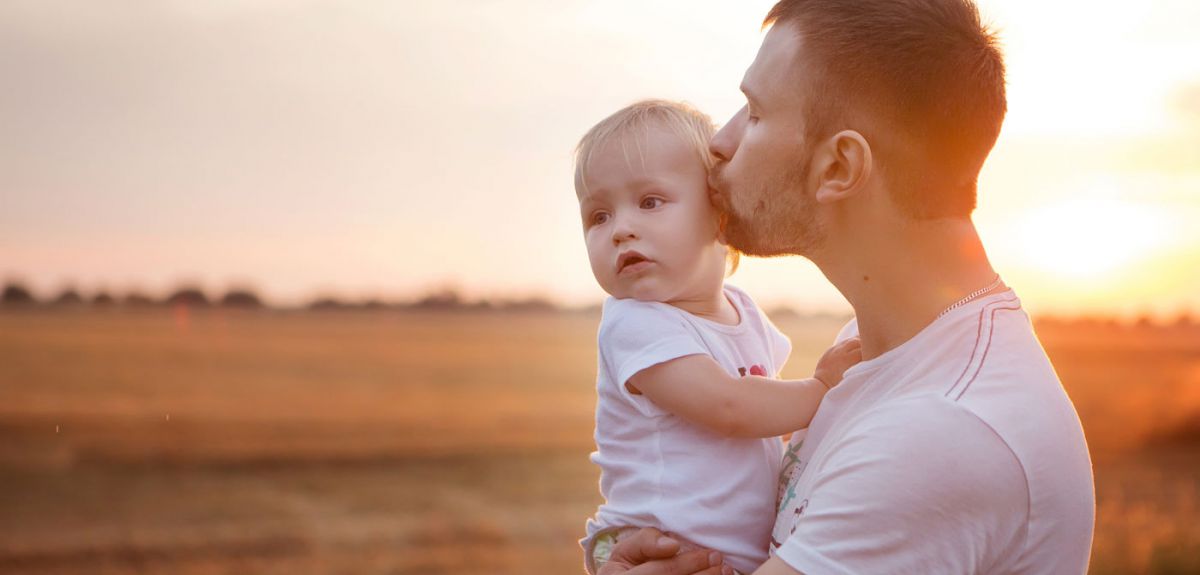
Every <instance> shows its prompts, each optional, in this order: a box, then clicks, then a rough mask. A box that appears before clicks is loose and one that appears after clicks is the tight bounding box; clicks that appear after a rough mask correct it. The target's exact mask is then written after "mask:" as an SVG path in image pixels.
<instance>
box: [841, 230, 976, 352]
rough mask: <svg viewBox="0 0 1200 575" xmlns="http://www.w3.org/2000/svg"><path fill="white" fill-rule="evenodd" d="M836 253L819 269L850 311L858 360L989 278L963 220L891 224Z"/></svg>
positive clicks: (911, 331) (903, 336)
mask: <svg viewBox="0 0 1200 575" xmlns="http://www.w3.org/2000/svg"><path fill="white" fill-rule="evenodd" d="M844 248H845V249H842V250H838V251H840V252H841V253H840V254H837V255H835V254H832V253H830V254H826V257H824V258H822V259H823V260H829V261H822V262H820V267H821V269H822V271H824V272H825V275H826V277H828V278H829V280H830V281H831V282H832V283H833V284H834V285H835V286H836V287H837V288H838V289H839V290H840V291H841V292H842V295H844V296H845V297H846V299H847V300H848V301H849V302H850V304H851V305H852V306H853V307H854V312H855V315H856V316H857V319H858V329H859V335H860V337H861V338H862V350H863V359H871V358H874V357H878V356H879V355H882V354H883V353H885V352H887V351H888V350H891V349H894V348H896V347H897V346H899V345H900V344H902V343H904V342H906V341H908V340H909V339H911V338H912V337H913V336H915V335H916V334H917V333H919V332H920V331H921V330H922V329H924V328H925V327H926V326H928V325H929V324H930V323H932V322H933V321H934V320H935V319H937V317H938V315H939V314H940V313H941V312H942V311H943V310H945V309H946V308H947V307H949V306H951V305H953V304H954V303H955V302H957V301H959V300H961V299H962V298H964V297H965V296H967V295H969V294H971V293H973V292H975V291H977V290H979V289H981V288H984V287H987V286H988V285H989V284H991V283H992V282H993V280H995V278H996V273H995V272H994V271H993V270H992V266H991V264H990V263H989V262H988V259H987V254H986V253H984V250H983V244H982V243H981V242H980V241H979V236H978V234H977V233H976V231H975V227H974V225H973V224H972V223H971V222H970V221H969V220H953V221H951V220H943V221H938V222H921V223H919V224H914V225H912V226H899V227H897V228H896V229H892V230H886V231H884V232H883V233H878V234H875V235H874V236H872V237H859V238H857V241H853V242H846V245H845V246H844Z"/></svg>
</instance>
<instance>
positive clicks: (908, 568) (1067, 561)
mask: <svg viewBox="0 0 1200 575" xmlns="http://www.w3.org/2000/svg"><path fill="white" fill-rule="evenodd" d="M857 331H858V330H857V325H855V324H854V323H853V322H851V324H850V325H848V326H847V328H846V329H843V330H842V334H841V335H839V339H841V338H845V337H850V336H852V335H856V334H857ZM786 457H787V459H786V464H785V469H784V472H783V476H782V477H783V478H784V481H783V482H782V483H781V485H780V489H779V503H780V505H779V514H778V516H777V518H776V523H775V529H774V532H773V533H772V543H771V546H772V552H773V553H774V554H775V555H777V556H779V558H780V559H782V560H783V561H784V562H785V563H787V564H788V565H790V566H791V567H792V568H793V569H796V570H798V571H800V572H801V573H808V574H815V573H821V574H827V573H955V574H958V573H1021V574H1033V573H1045V574H1056V575H1057V574H1064V573H1084V572H1085V571H1086V570H1087V564H1088V555H1089V551H1090V549H1091V542H1092V526H1093V519H1094V516H1095V495H1094V492H1093V486H1092V466H1091V461H1090V459H1089V457H1088V451H1087V445H1086V443H1085V442H1084V437H1083V429H1082V428H1081V427H1080V425H1079V418H1078V416H1077V415H1076V413H1075V408H1074V407H1073V406H1072V405H1071V401H1070V399H1068V398H1067V395H1066V393H1065V392H1064V391H1063V388H1062V385H1061V384H1060V383H1059V380H1058V376H1057V375H1055V373H1054V369H1053V368H1052V367H1051V365H1050V362H1049V360H1047V358H1046V355H1045V352H1043V351H1042V347H1041V345H1040V344H1039V343H1038V340H1037V338H1036V336H1035V335H1034V333H1033V329H1032V327H1031V325H1030V322H1029V317H1028V316H1027V315H1026V314H1025V312H1024V311H1023V310H1022V309H1021V304H1020V301H1019V300H1018V299H1017V297H1016V295H1015V294H1014V293H1013V292H1012V291H1004V292H1001V293H997V294H994V295H991V296H989V297H986V298H982V299H980V300H978V301H975V302H972V303H971V304H968V305H966V306H963V307H961V308H958V309H956V310H954V311H952V312H950V313H948V314H946V315H945V316H943V317H941V318H939V319H937V320H936V321H934V322H933V323H932V324H930V325H929V326H928V327H926V328H925V329H924V330H923V331H921V332H920V333H919V334H917V335H916V336H915V337H913V338H912V339H910V340H909V341H907V342H905V343H904V344H902V345H900V346H899V347H897V348H895V349H892V350H890V351H888V352H887V353H885V354H883V355H881V356H879V357H876V358H874V359H872V360H870V361H866V362H863V363H860V364H858V365H856V366H854V367H852V368H850V369H849V370H847V371H846V374H845V376H844V379H843V380H842V383H841V384H840V385H839V386H838V387H836V388H834V389H833V390H832V391H830V392H829V393H828V394H826V396H825V400H824V401H823V402H822V403H821V406H820V408H819V409H818V410H817V414H816V416H815V417H814V418H813V421H812V425H811V426H810V427H809V428H808V434H807V438H805V439H803V440H801V441H799V442H795V441H794V442H793V444H792V445H791V446H789V449H788V454H787V456H786Z"/></svg>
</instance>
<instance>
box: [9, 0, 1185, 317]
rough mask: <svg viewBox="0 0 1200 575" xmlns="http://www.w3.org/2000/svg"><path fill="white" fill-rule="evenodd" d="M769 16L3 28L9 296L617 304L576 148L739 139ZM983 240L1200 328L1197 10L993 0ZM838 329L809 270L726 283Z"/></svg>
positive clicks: (1086, 298) (473, 17) (597, 10)
mask: <svg viewBox="0 0 1200 575" xmlns="http://www.w3.org/2000/svg"><path fill="white" fill-rule="evenodd" d="M771 4H772V1H770V0H767V1H761V0H754V1H738V2H732V1H725V2H695V1H682V0H680V1H673V2H654V1H633V0H604V1H600V0H597V1H591V2H585V1H575V0H571V1H567V0H510V1H499V0H472V1H459V2H438V1H432V0H429V1H412V2H382V1H358V2H334V1H304V0H286V1H285V0H258V1H241V2H235V1H231V0H221V1H211V0H210V1H206V2H190V1H182V0H181V1H158V2H142V1H132V0H129V1H111V2H96V1H78V2H64V1H58V0H33V1H13V0H8V1H5V2H3V3H0V78H4V85H5V86H4V89H3V90H0V278H19V279H23V280H25V281H26V282H28V283H30V284H31V285H32V286H33V287H35V288H36V289H38V290H39V291H41V292H43V293H45V294H50V293H53V292H55V291H57V290H58V289H61V288H62V287H63V286H64V285H66V284H68V283H74V284H76V285H78V286H79V287H81V288H83V289H84V290H85V291H88V290H91V289H94V288H96V287H101V286H103V287H107V288H108V289H109V290H111V291H114V292H118V293H119V292H122V291H124V290H126V289H129V288H131V287H135V286H136V287H139V288H141V289H144V290H148V291H163V290H166V289H169V288H171V287H174V286H175V285H177V284H179V283H180V282H182V281H194V282H198V283H199V284H201V285H202V286H204V287H205V288H207V289H208V290H209V291H211V292H213V293H219V292H221V291H223V290H224V289H225V288H227V287H229V286H230V285H233V284H250V285H253V286H256V287H257V288H259V289H260V291H262V292H263V293H264V294H265V295H267V296H268V297H270V298H272V299H274V300H277V301H282V302H285V303H295V302H302V301H304V300H306V299H307V298H309V297H311V296H313V295H315V294H317V293H330V294H338V295H341V296H344V297H361V296H368V295H375V296H382V297H395V298H402V297H407V296H411V295H413V294H416V293H419V292H421V291H424V290H427V289H430V288H433V287H436V286H442V285H454V286H457V287H459V288H460V289H462V290H464V291H466V292H467V293H468V294H470V295H475V296H482V295H490V294H496V295H501V296H524V295H534V294H544V295H548V296H551V297H553V298H555V299H558V300H560V301H563V302H567V303H584V302H590V301H596V300H598V299H599V298H600V297H601V296H602V292H601V291H600V290H599V288H597V287H596V286H595V284H594V280H593V279H592V277H591V273H590V271H589V269H588V265H587V259H586V257H585V255H584V251H583V249H584V248H583V242H582V239H581V234H580V232H579V229H578V227H579V224H578V215H577V209H576V206H575V198H574V194H573V191H572V188H571V150H572V147H573V146H574V144H575V142H576V141H577V139H578V138H579V136H580V135H581V134H582V133H583V132H584V131H586V129H587V128H588V127H589V126H590V125H591V124H592V123H594V122H595V121H597V120H599V119H600V118H602V117H603V116H605V115H607V114H608V113H610V112H612V111H613V110H615V109H617V108H618V107H620V106H622V105H624V104H627V103H629V102H631V101H633V100H636V99H640V98H645V97H665V98H674V99H684V100H688V101H690V102H692V103H694V104H696V105H697V106H699V107H700V108H701V109H703V110H705V111H708V112H709V113H711V114H712V115H713V117H714V119H716V120H717V121H718V122H722V121H724V120H725V119H726V118H727V117H728V116H729V115H730V114H732V113H733V112H734V111H735V110H736V109H737V108H738V107H740V106H741V105H742V97H741V95H740V93H739V92H738V90H737V85H738V82H739V80H740V78H741V75H742V72H743V71H744V69H745V67H746V66H747V65H748V64H749V63H750V61H751V60H752V59H753V56H754V53H755V52H756V50H757V48H758V44H759V42H760V40H761V35H760V32H759V22H760V21H761V19H762V17H763V15H764V14H765V13H766V12H767V10H768V9H769V7H770V6H771ZM981 7H982V10H983V12H984V14H985V18H986V19H987V20H989V21H990V22H992V23H993V24H994V25H995V26H996V27H998V28H999V29H1000V30H1001V34H1002V38H1003V40H1004V44H1005V47H1006V54H1007V62H1008V67H1009V102H1010V107H1009V109H1010V111H1009V116H1008V120H1007V123H1006V125H1005V130H1004V132H1003V134H1002V136H1001V140H1000V142H999V144H998V145H997V148H996V151H995V152H994V153H993V155H992V158H991V160H990V161H989V163H988V164H987V166H986V167H985V171H984V174H983V177H982V180H981V197H980V209H979V211H978V213H977V216H976V221H977V223H978V224H979V227H980V230H981V232H982V234H983V235H984V239H985V241H986V243H987V245H988V247H989V251H990V253H991V255H992V257H993V261H994V263H995V264H996V266H997V268H999V269H1000V271H1001V273H1002V274H1003V275H1004V276H1005V277H1006V279H1007V280H1008V281H1009V283H1011V284H1014V285H1015V286H1017V288H1018V289H1019V291H1020V293H1021V294H1022V296H1023V298H1024V299H1025V301H1026V302H1027V303H1028V304H1029V305H1030V307H1032V308H1034V309H1038V310H1054V311H1068V312H1070V311H1087V310H1109V311H1116V312H1130V311H1140V310H1150V311H1159V312H1162V313H1168V312H1171V311H1174V310H1178V309H1180V308H1182V307H1183V306H1185V305H1190V306H1194V307H1198V308H1200V290H1198V289H1197V288H1196V286H1197V285H1200V226H1196V225H1194V224H1193V222H1196V221H1200V40H1197V39H1196V36H1195V34H1194V30H1193V28H1194V25H1195V23H1196V22H1200V3H1197V2H1195V1H1194V0H1154V1H1150V2H1141V3H1132V2H1095V1H1091V2H1082V1H1069V2H1044V1H1034V0H1020V1H1018V0H991V1H986V2H982V3H981ZM731 281H733V282H734V283H737V284H739V285H742V286H743V287H745V288H747V289H748V290H749V291H750V292H751V293H752V294H754V295H755V296H756V297H757V298H758V299H759V300H760V301H762V302H763V303H765V304H767V305H771V304H775V303H788V304H791V305H794V306H797V307H801V308H809V309H813V308H836V309H844V304H843V303H842V302H841V298H840V296H839V295H838V294H837V293H836V292H835V291H834V290H833V289H832V288H831V287H829V286H828V285H827V284H826V282H825V281H824V279H823V278H821V276H820V274H819V273H818V272H817V271H816V269H815V268H814V267H813V266H812V265H811V264H809V263H808V262H806V261H805V260H802V259H798V258H791V259H786V260H765V261H764V260H757V261H749V262H747V263H745V264H744V265H743V268H742V270H740V271H739V272H738V273H737V275H735V276H734V278H733V279H732V280H731Z"/></svg>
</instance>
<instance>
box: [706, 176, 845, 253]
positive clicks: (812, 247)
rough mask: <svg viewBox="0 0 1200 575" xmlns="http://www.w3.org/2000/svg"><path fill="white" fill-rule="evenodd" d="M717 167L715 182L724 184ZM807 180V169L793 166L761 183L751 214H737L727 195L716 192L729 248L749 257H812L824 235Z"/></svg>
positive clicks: (725, 188) (723, 230) (717, 205)
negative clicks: (807, 191)
mask: <svg viewBox="0 0 1200 575" xmlns="http://www.w3.org/2000/svg"><path fill="white" fill-rule="evenodd" d="M720 167H721V166H718V167H717V168H715V169H714V173H715V175H716V180H717V181H718V182H722V181H723V179H722V178H721V174H720ZM807 176H808V169H807V166H796V167H795V169H793V170H789V171H788V172H787V173H785V174H783V175H782V176H781V177H780V178H778V179H776V180H775V181H768V182H766V183H764V184H763V189H761V190H759V193H758V194H756V195H755V197H757V198H759V201H758V203H757V204H756V205H755V206H754V207H753V208H751V210H750V213H741V212H738V211H737V210H736V209H735V208H734V206H733V201H732V198H730V197H729V195H728V193H727V192H723V191H722V192H718V193H717V194H716V198H717V199H718V201H717V202H716V207H717V208H718V209H719V210H720V211H721V225H722V232H723V233H724V236H725V241H726V242H727V243H728V244H729V246H730V247H732V248H733V249H735V250H737V251H739V252H742V253H744V254H746V255H750V256H761V257H770V256H784V255H798V256H805V257H812V255H813V253H814V252H815V251H816V250H817V249H819V248H820V247H821V245H822V244H823V243H824V239H825V233H824V228H823V226H822V225H821V222H820V221H819V220H818V219H817V214H816V208H817V203H816V201H815V200H814V199H813V198H811V197H810V196H809V195H808V194H807V193H806V190H805V186H804V184H805V180H807ZM720 189H722V190H728V189H729V187H728V186H721V187H720Z"/></svg>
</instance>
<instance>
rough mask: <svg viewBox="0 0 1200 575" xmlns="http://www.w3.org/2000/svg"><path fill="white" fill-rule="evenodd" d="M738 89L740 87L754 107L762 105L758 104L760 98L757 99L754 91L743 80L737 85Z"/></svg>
mask: <svg viewBox="0 0 1200 575" xmlns="http://www.w3.org/2000/svg"><path fill="white" fill-rule="evenodd" d="M738 89H740V90H741V91H742V93H743V94H745V95H746V99H747V100H749V101H750V103H751V104H754V107H755V108H760V107H762V106H761V104H760V102H761V100H759V99H758V96H756V95H755V94H754V91H753V90H751V89H750V87H749V86H747V85H746V83H745V82H742V85H741V86H738Z"/></svg>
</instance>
